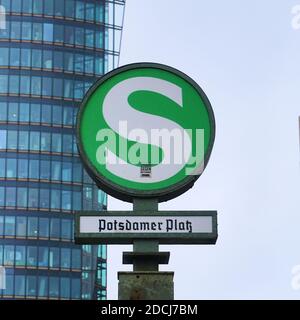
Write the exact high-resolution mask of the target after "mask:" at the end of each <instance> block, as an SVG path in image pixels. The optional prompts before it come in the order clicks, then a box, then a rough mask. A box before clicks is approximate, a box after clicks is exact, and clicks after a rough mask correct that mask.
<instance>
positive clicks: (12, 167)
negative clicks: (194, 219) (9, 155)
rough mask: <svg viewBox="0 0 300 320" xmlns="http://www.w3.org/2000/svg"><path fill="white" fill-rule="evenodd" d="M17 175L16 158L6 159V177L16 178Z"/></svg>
mask: <svg viewBox="0 0 300 320" xmlns="http://www.w3.org/2000/svg"><path fill="white" fill-rule="evenodd" d="M16 176H17V159H8V161H7V164H6V177H7V178H16Z"/></svg>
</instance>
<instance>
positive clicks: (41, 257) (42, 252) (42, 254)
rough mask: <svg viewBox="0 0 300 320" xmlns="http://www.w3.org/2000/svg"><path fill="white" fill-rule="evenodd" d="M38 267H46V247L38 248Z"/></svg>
mask: <svg viewBox="0 0 300 320" xmlns="http://www.w3.org/2000/svg"><path fill="white" fill-rule="evenodd" d="M38 266H39V267H47V266H48V247H39V263H38Z"/></svg>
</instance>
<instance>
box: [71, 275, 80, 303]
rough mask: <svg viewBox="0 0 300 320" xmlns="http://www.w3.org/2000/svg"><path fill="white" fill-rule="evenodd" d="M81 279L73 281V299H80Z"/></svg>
mask: <svg viewBox="0 0 300 320" xmlns="http://www.w3.org/2000/svg"><path fill="white" fill-rule="evenodd" d="M80 296H81V293H80V279H72V294H71V298H72V299H80Z"/></svg>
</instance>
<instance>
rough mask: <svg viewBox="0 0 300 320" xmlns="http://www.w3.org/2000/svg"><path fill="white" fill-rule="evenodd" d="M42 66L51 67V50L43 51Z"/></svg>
mask: <svg viewBox="0 0 300 320" xmlns="http://www.w3.org/2000/svg"><path fill="white" fill-rule="evenodd" d="M43 68H46V69H51V68H52V51H49V50H44V51H43Z"/></svg>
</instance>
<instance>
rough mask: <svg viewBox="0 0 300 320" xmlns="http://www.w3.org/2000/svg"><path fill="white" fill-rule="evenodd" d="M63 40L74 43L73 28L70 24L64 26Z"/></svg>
mask: <svg viewBox="0 0 300 320" xmlns="http://www.w3.org/2000/svg"><path fill="white" fill-rule="evenodd" d="M65 42H66V43H68V44H74V28H73V27H71V26H66V27H65Z"/></svg>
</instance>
